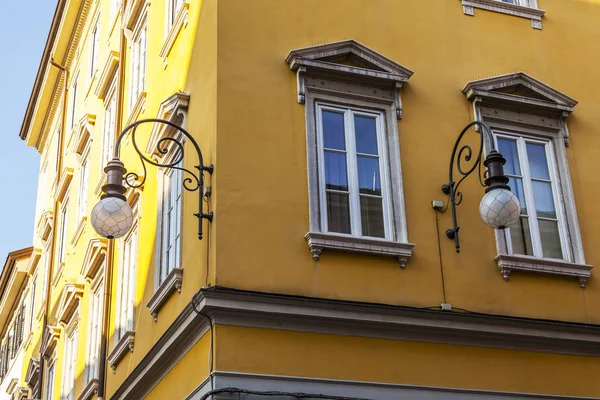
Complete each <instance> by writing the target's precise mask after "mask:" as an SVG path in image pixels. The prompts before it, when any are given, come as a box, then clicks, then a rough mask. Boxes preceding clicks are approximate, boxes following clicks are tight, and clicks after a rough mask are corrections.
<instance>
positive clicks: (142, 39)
mask: <svg viewBox="0 0 600 400" xmlns="http://www.w3.org/2000/svg"><path fill="white" fill-rule="evenodd" d="M148 32H149V30H148V13H147V10H145V11H143V13H142V15H141V16H140V18H139V19H138V20H137V22H136V25H135V27H134V29H133V31H132V33H131V36H130V37H131V40H130V47H131V70H130V75H129V77H130V78H129V79H130V81H129V111H130V114H133V113H134V111H135V110H136V108H137V107H136V105H137V104H138V103H139V102H140V98H142V97H145V96H146V86H147V82H146V72H147V64H148Z"/></svg>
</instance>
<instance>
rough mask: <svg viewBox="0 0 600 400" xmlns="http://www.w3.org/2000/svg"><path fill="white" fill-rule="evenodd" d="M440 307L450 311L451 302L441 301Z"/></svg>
mask: <svg viewBox="0 0 600 400" xmlns="http://www.w3.org/2000/svg"><path fill="white" fill-rule="evenodd" d="M440 307H441V308H442V311H452V304H450V303H442V304H441V305H440Z"/></svg>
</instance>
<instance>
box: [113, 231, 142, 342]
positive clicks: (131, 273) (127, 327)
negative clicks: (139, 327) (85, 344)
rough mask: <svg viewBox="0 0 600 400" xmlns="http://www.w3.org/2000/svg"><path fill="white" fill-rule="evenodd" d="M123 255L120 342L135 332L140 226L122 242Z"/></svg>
mask: <svg viewBox="0 0 600 400" xmlns="http://www.w3.org/2000/svg"><path fill="white" fill-rule="evenodd" d="M121 249H122V255H121V263H120V268H119V286H118V305H117V326H116V330H117V332H116V339H117V341H118V340H120V339H121V338H122V337H123V336H124V335H125V333H126V332H128V331H132V330H133V311H134V307H135V293H136V290H135V288H136V273H137V254H138V253H137V249H138V226H137V224H135V225H134V227H133V228H132V229H131V231H130V232H129V234H128V235H127V236H125V239H123V241H122V246H121Z"/></svg>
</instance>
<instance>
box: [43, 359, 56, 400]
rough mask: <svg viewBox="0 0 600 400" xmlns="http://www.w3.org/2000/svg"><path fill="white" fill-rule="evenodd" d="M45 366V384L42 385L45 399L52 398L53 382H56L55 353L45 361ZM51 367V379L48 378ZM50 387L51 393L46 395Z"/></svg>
mask: <svg viewBox="0 0 600 400" xmlns="http://www.w3.org/2000/svg"><path fill="white" fill-rule="evenodd" d="M46 365H47V367H46V377H45V379H44V382H45V385H44V388H43V389H44V398H45V399H53V398H54V389H55V384H56V369H55V367H56V354H55V353H53V355H52V356H51V357H50V359H49V360H48V361H47V364H46ZM51 368H53V369H54V370H53V371H52V380H50V379H48V374H49V372H50V369H51ZM49 389H52V394H51V395H50V396H48V390H49Z"/></svg>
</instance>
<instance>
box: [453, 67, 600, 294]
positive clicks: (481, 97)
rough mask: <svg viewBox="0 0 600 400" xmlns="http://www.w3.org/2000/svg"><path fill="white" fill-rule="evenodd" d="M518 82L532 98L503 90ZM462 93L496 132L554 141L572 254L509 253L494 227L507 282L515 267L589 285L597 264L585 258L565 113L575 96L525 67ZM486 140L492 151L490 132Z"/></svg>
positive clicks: (474, 84) (502, 234)
mask: <svg viewBox="0 0 600 400" xmlns="http://www.w3.org/2000/svg"><path fill="white" fill-rule="evenodd" d="M517 85H521V86H524V87H525V88H526V89H527V90H529V91H530V93H531V95H530V96H531V97H527V96H521V95H513V94H510V93H506V90H505V89H507V88H510V87H516V86H517ZM463 93H464V94H465V95H466V97H467V99H469V100H471V101H472V102H473V110H474V115H475V119H477V120H479V121H483V122H485V123H486V124H488V126H489V127H490V128H491V129H492V131H494V132H498V133H501V132H504V133H508V134H510V135H512V136H523V137H529V138H534V139H535V138H538V139H540V140H542V141H550V142H551V143H552V147H553V149H554V155H553V156H554V160H553V162H554V163H555V171H556V174H557V177H556V180H557V182H558V185H557V186H558V189H559V191H560V197H562V199H561V201H560V203H557V204H556V205H555V207H556V208H557V211H558V209H559V208H560V207H561V206H562V207H563V210H564V221H565V225H566V228H565V232H566V235H567V237H566V241H567V246H568V250H569V251H568V252H567V254H569V253H570V254H571V257H572V258H571V259H570V260H569V259H566V260H557V259H550V258H543V257H542V258H538V257H532V256H525V255H516V254H511V253H510V248H509V245H508V243H507V240H506V236H505V235H506V233H505V232H504V231H499V230H496V231H495V236H496V249H497V256H496V257H495V260H496V262H497V263H498V268H499V270H500V273H501V274H502V276H503V278H504V280H505V281H508V280H509V279H510V277H511V274H512V272H514V271H520V272H527V273H541V274H551V275H558V276H564V277H571V278H576V279H577V281H578V282H579V285H580V287H581V288H582V289H583V288H585V286H586V284H587V281H588V279H589V278H590V276H591V270H592V268H593V266H592V265H589V264H587V263H586V261H585V255H584V249H583V243H582V239H581V231H580V229H579V219H578V216H577V209H576V204H575V196H574V193H573V186H572V183H571V173H570V170H569V164H568V160H567V147H568V146H569V144H570V140H571V139H570V134H569V129H568V126H567V118H568V116H569V114H570V113H571V112H572V111H573V107H575V105H576V104H577V101H576V100H574V99H572V98H570V97H568V96H567V95H565V94H563V93H561V92H559V91H557V90H555V89H553V88H552V87H550V86H548V85H546V84H544V83H542V82H540V81H538V80H536V79H534V78H532V77H530V76H529V75H527V74H524V73H522V72H517V73H512V74H507V75H501V76H497V77H491V78H485V79H481V80H479V81H473V82H469V83H468V84H467V85H466V86H465V87H464V88H463ZM484 144H485V148H486V151H489V149H490V147H489V145H490V143H489V139H488V138H487V137H485V138H484Z"/></svg>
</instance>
